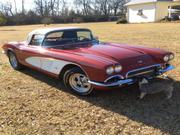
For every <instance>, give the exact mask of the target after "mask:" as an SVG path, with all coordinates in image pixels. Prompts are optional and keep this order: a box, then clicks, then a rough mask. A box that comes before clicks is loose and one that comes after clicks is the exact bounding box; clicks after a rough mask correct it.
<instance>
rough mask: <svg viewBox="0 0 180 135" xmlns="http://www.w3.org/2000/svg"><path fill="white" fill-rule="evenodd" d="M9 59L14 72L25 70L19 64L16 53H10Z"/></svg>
mask: <svg viewBox="0 0 180 135" xmlns="http://www.w3.org/2000/svg"><path fill="white" fill-rule="evenodd" d="M8 58H9V63H10V65H11V67H12V68H13V69H14V70H21V69H22V68H23V65H22V64H20V63H19V61H18V59H17V57H16V54H15V53H14V52H12V51H9V52H8ZM12 58H14V62H13V61H12ZM15 61H16V62H15Z"/></svg>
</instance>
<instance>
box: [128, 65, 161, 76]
mask: <svg viewBox="0 0 180 135" xmlns="http://www.w3.org/2000/svg"><path fill="white" fill-rule="evenodd" d="M151 67H161V64H155V65H152V66H147V67H142V68H138V69H134V70H131V71H129V72H127V74H126V78H128V75H129V74H130V73H132V72H136V71H139V70H143V69H148V68H151Z"/></svg>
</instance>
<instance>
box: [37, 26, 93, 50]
mask: <svg viewBox="0 0 180 135" xmlns="http://www.w3.org/2000/svg"><path fill="white" fill-rule="evenodd" d="M71 30H72V31H89V32H90V34H91V39H92V40H91V41H86V42H93V41H96V40H95V39H94V36H93V34H92V31H91V30H89V29H83V28H82V29H81V28H80V29H68V30H56V31H51V32H48V33H46V34H45V35H44V39H43V41H42V43H41V45H40V46H41V47H58V46H64V45H72V44H80V43H85V42H77V43H71V44H62V45H57V46H55V45H54V46H53V45H51V46H45V45H43V43H44V40H45V39H46V37H47V36H48V35H49V34H51V33H55V32H64V31H71Z"/></svg>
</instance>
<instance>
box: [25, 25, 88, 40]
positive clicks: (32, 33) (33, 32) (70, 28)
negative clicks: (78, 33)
mask: <svg viewBox="0 0 180 135" xmlns="http://www.w3.org/2000/svg"><path fill="white" fill-rule="evenodd" d="M76 29H86V28H78V27H58V28H42V29H36V30H33V31H32V32H30V33H29V34H28V36H27V43H30V41H31V38H32V36H33V35H36V34H39V35H46V34H48V33H50V32H54V31H61V30H76Z"/></svg>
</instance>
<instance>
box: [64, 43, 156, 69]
mask: <svg viewBox="0 0 180 135" xmlns="http://www.w3.org/2000/svg"><path fill="white" fill-rule="evenodd" d="M64 51H66V53H70V54H73V55H79V56H82V57H83V58H86V59H87V60H88V59H91V60H96V61H99V62H100V63H105V64H118V63H119V64H121V65H122V66H124V67H126V69H127V70H129V69H132V68H139V67H143V66H149V65H152V64H155V61H154V59H153V58H152V56H151V55H149V54H147V53H145V52H143V51H141V50H138V49H134V48H132V47H129V48H126V47H123V46H121V45H113V44H110V43H104V44H97V45H86V46H82V47H75V48H71V49H67V50H64Z"/></svg>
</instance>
